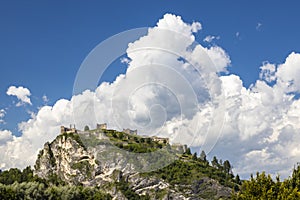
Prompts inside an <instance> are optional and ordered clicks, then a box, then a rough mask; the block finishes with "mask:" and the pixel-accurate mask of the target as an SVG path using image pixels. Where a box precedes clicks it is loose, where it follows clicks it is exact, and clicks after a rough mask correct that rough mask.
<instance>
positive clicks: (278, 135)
mask: <svg viewBox="0 0 300 200" xmlns="http://www.w3.org/2000/svg"><path fill="white" fill-rule="evenodd" d="M200 29H201V24H200V23H198V22H194V23H192V24H188V23H185V22H183V20H182V19H181V17H179V16H175V15H171V14H166V15H165V16H164V17H163V18H162V19H160V20H159V21H158V23H157V25H156V26H155V27H153V28H149V29H148V32H147V34H146V35H145V36H143V37H140V38H139V39H138V40H136V41H134V42H132V43H130V44H129V45H128V48H127V51H126V53H127V58H124V59H122V60H123V61H124V62H125V63H127V64H128V69H127V71H126V73H125V74H120V75H119V76H118V77H117V78H116V80H115V81H114V82H112V83H107V82H104V83H101V84H100V85H99V86H98V87H97V88H96V90H95V91H90V90H85V91H82V93H80V94H77V95H74V96H73V97H72V98H71V99H70V100H66V99H61V100H59V101H57V102H56V103H55V104H54V105H53V106H44V107H42V108H41V109H40V110H39V111H38V113H36V115H35V116H33V117H32V118H31V119H29V120H28V121H26V122H22V123H20V124H19V129H20V131H21V132H22V133H23V134H22V136H21V137H14V136H12V135H11V133H10V132H7V131H6V132H5V133H4V132H3V133H2V132H0V134H2V135H3V136H2V137H3V138H5V139H3V140H1V139H0V141H3V142H0V152H2V155H1V156H0V163H1V166H5V167H24V166H26V165H29V164H33V162H34V160H35V157H36V154H37V151H38V149H39V148H41V147H42V145H43V144H44V142H46V141H48V140H52V139H53V138H54V137H55V136H56V135H57V134H58V132H59V126H60V125H68V124H74V123H76V126H77V128H79V129H82V128H83V127H84V126H85V125H89V126H90V127H94V126H95V124H96V123H97V122H107V123H108V125H109V127H111V128H115V129H122V128H127V127H129V128H134V129H138V131H139V133H141V134H148V135H154V134H155V135H161V136H165V137H169V138H170V139H171V141H172V142H181V143H185V144H188V145H190V146H193V147H195V148H196V149H197V147H198V149H199V151H201V150H202V149H204V150H205V151H207V153H209V155H213V154H216V155H217V156H218V157H220V158H223V159H229V160H232V162H233V166H234V167H235V168H234V171H235V172H236V173H239V174H241V175H242V176H244V177H245V176H248V175H249V173H253V172H255V171H257V170H265V171H267V172H271V173H277V172H278V173H281V174H282V175H283V176H287V175H288V173H289V171H288V170H289V169H290V168H291V167H292V166H293V164H294V163H296V162H297V161H298V159H299V158H300V150H299V148H298V145H297V143H298V141H299V139H300V113H299V109H300V100H299V98H298V97H299V89H300V88H299V85H300V79H299V77H300V55H299V54H297V53H291V54H290V55H289V56H288V57H287V59H286V61H285V63H283V64H279V65H276V64H270V63H264V64H263V66H261V73H260V79H259V80H257V81H256V83H254V84H253V85H252V86H251V87H250V88H245V87H244V86H243V82H242V80H241V78H240V77H238V76H236V75H233V74H230V73H229V75H226V76H220V75H219V74H224V73H220V72H227V71H228V69H227V67H228V66H229V65H230V62H231V61H230V58H229V56H228V54H227V53H226V52H225V51H224V50H223V49H222V48H221V47H218V46H212V47H203V46H201V45H200V44H197V43H196V41H195V37H194V33H195V32H197V31H198V30H200ZM99 56H100V57H101V55H99ZM19 88H20V87H19ZM19 88H16V87H14V86H12V87H11V88H9V91H10V92H8V94H10V95H15V96H17V98H18V99H19V100H20V101H21V102H23V103H29V104H31V102H30V99H29V96H30V92H29V90H28V91H27V92H24V91H23V89H26V88H23V89H21V90H22V91H23V92H20V91H19V90H20V89H19ZM16 90H18V91H19V92H18V93H17V92H16ZM0 138H1V136H0ZM24 158H26V159H24Z"/></svg>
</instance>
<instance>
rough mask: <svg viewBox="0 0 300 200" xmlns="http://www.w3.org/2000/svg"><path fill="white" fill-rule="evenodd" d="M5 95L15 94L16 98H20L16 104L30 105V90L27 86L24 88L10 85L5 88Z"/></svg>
mask: <svg viewBox="0 0 300 200" xmlns="http://www.w3.org/2000/svg"><path fill="white" fill-rule="evenodd" d="M6 94H7V95H11V96H16V97H17V98H18V100H20V101H19V102H18V103H17V104H16V105H17V106H20V105H22V104H24V103H27V104H30V105H31V101H30V98H29V97H30V95H31V93H30V91H29V89H27V88H24V87H22V86H20V87H16V86H10V87H9V88H8V89H7V92H6Z"/></svg>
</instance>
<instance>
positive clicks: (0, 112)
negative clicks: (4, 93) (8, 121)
mask: <svg viewBox="0 0 300 200" xmlns="http://www.w3.org/2000/svg"><path fill="white" fill-rule="evenodd" d="M5 115H6V111H5V110H4V109H0V124H4V123H5V121H4V120H3V118H4V117H5Z"/></svg>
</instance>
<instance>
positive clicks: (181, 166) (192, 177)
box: [145, 155, 237, 188]
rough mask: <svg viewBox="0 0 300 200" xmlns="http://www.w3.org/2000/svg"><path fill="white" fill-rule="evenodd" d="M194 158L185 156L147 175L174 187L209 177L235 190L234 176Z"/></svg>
mask: <svg viewBox="0 0 300 200" xmlns="http://www.w3.org/2000/svg"><path fill="white" fill-rule="evenodd" d="M193 157H194V156H189V157H186V155H183V156H182V158H181V159H179V160H176V161H175V162H173V163H172V164H170V165H168V166H166V167H164V168H162V169H159V170H157V171H155V172H149V173H145V175H146V176H147V175H154V176H157V177H160V178H162V179H164V180H166V181H167V182H169V183H170V184H171V185H173V186H174V185H189V184H193V183H195V182H199V180H202V179H204V178H206V177H207V176H209V177H210V178H213V179H215V180H217V181H218V182H219V183H220V184H222V185H224V186H228V187H231V188H234V186H236V185H237V184H236V183H235V180H234V179H233V176H228V175H227V174H226V173H225V172H224V171H223V170H220V169H217V168H214V167H212V166H209V165H207V162H204V161H202V160H200V159H193Z"/></svg>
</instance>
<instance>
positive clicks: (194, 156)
mask: <svg viewBox="0 0 300 200" xmlns="http://www.w3.org/2000/svg"><path fill="white" fill-rule="evenodd" d="M192 159H193V160H197V152H195V153H194V154H193V157H192Z"/></svg>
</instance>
